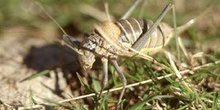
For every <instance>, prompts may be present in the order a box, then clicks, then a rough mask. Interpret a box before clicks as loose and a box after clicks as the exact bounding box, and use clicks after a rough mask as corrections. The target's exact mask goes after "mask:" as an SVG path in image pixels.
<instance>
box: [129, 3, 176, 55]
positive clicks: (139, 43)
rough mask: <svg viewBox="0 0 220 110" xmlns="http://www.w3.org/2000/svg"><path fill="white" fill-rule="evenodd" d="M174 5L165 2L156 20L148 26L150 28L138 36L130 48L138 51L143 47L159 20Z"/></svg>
mask: <svg viewBox="0 0 220 110" xmlns="http://www.w3.org/2000/svg"><path fill="white" fill-rule="evenodd" d="M173 7H174V5H172V4H170V3H169V4H167V5H166V7H165V8H164V10H163V11H162V12H161V14H160V15H159V16H158V18H157V20H156V21H155V23H154V24H153V25H152V26H151V27H150V29H149V30H148V31H147V32H146V33H145V34H144V35H143V36H142V37H141V38H139V39H138V40H137V41H136V42H135V43H134V45H133V46H132V48H134V49H135V50H137V51H139V50H141V49H142V48H143V47H145V44H146V42H147V41H148V38H149V36H150V35H151V34H152V33H153V32H154V30H155V29H156V28H157V26H158V25H159V23H160V22H161V20H162V19H163V18H164V16H165V15H166V14H167V12H168V11H169V10H170V9H171V8H173Z"/></svg>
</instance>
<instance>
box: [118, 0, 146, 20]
mask: <svg viewBox="0 0 220 110" xmlns="http://www.w3.org/2000/svg"><path fill="white" fill-rule="evenodd" d="M141 1H142V0H136V1H135V2H134V4H133V5H132V6H131V7H130V8H129V10H128V11H127V12H126V13H125V14H124V15H123V16H122V17H121V19H127V18H129V16H130V15H131V14H132V12H133V11H134V9H135V8H136V7H137V5H138V4H139V3H140V2H141Z"/></svg>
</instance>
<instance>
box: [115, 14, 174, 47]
mask: <svg viewBox="0 0 220 110" xmlns="http://www.w3.org/2000/svg"><path fill="white" fill-rule="evenodd" d="M152 24H153V22H152V21H151V20H145V19H135V18H129V19H125V20H124V19H123V20H119V21H118V22H116V25H117V26H118V27H119V28H120V30H121V34H120V36H119V40H120V41H121V42H123V43H129V44H130V45H131V46H132V45H133V44H134V43H135V42H136V41H137V40H138V39H139V38H140V37H142V36H143V35H144V33H146V32H147V31H148V29H149V28H150V27H151V25H152ZM171 29H172V28H171V27H170V26H168V25H167V24H165V23H160V24H159V25H158V27H157V29H155V31H154V32H153V33H152V35H151V36H149V38H148V40H147V41H146V44H145V46H144V48H145V49H146V48H156V47H160V46H163V45H165V44H166V42H167V40H168V39H167V34H169V33H170V32H171Z"/></svg>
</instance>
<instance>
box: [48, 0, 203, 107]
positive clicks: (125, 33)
mask: <svg viewBox="0 0 220 110" xmlns="http://www.w3.org/2000/svg"><path fill="white" fill-rule="evenodd" d="M140 1H141V0H137V1H136V2H135V4H137V3H138V2H140ZM135 4H134V5H133V6H132V7H131V8H130V9H132V8H134V7H135ZM170 9H173V12H174V5H172V4H170V3H169V4H167V5H166V7H165V8H164V10H163V11H162V12H161V14H160V15H159V16H158V18H157V19H156V21H155V22H153V21H151V20H146V19H137V18H128V16H127V13H126V14H125V16H123V17H122V19H121V20H119V21H117V22H111V21H110V20H106V21H103V22H101V23H100V24H99V25H97V26H95V29H94V31H93V32H92V33H91V34H90V35H89V37H87V38H86V39H84V40H83V41H82V42H80V41H77V40H75V39H74V38H73V37H71V36H69V35H67V34H66V33H65V31H63V32H64V35H63V40H64V42H65V44H66V45H67V46H69V47H70V48H72V49H73V50H74V51H76V52H77V53H78V58H79V62H80V64H81V66H82V68H83V69H85V70H89V69H91V68H92V66H93V63H94V62H95V57H100V58H101V61H102V64H103V73H104V79H103V84H102V89H101V91H100V96H101V94H102V91H103V90H104V88H105V87H106V85H107V83H108V61H110V63H111V64H112V65H113V66H114V68H115V70H116V71H117V73H118V74H119V77H120V79H121V80H122V82H123V89H122V91H121V94H120V97H119V100H118V103H117V108H119V106H120V103H121V100H122V97H123V95H124V92H125V86H126V84H127V80H126V78H125V76H124V74H123V72H122V71H121V70H120V68H119V65H118V63H117V58H118V57H131V56H134V55H136V56H138V57H141V58H144V59H146V60H149V61H152V62H157V61H156V60H154V59H153V58H152V57H150V56H148V54H153V53H155V52H157V51H159V50H160V49H161V48H162V47H164V46H165V45H166V44H167V43H168V42H169V41H170V39H171V38H172V37H173V36H175V34H179V33H181V32H182V31H184V30H185V29H186V28H188V27H189V26H191V25H192V24H194V22H195V21H197V20H198V18H199V17H201V16H198V17H196V18H194V19H192V20H190V21H189V22H187V23H186V24H184V25H182V26H180V27H177V28H176V26H175V15H174V28H172V27H171V26H169V25H168V24H166V23H164V22H161V20H162V19H163V18H164V16H165V15H166V14H167V12H168V11H169V10H170ZM128 13H130V11H128ZM48 16H49V15H48ZM49 17H50V16H49ZM51 19H53V18H51ZM54 21H55V20H54ZM55 22H56V21H55ZM58 26H59V25H58ZM59 27H60V26H59ZM61 29H62V28H61Z"/></svg>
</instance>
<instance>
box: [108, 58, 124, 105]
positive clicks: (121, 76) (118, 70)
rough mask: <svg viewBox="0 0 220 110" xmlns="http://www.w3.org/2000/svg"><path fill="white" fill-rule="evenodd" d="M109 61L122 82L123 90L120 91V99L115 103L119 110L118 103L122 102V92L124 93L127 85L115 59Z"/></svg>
mask: <svg viewBox="0 0 220 110" xmlns="http://www.w3.org/2000/svg"><path fill="white" fill-rule="evenodd" d="M110 61H111V62H112V64H113V66H114V68H115V70H116V71H117V73H118V75H119V77H120V79H121V80H122V82H123V89H122V91H121V94H120V97H119V99H118V103H117V109H119V107H120V103H121V100H122V97H123V95H124V92H125V86H126V85H127V80H126V78H125V76H124V74H123V72H122V71H121V70H120V68H119V66H118V63H117V61H116V60H115V59H111V60H110Z"/></svg>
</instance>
